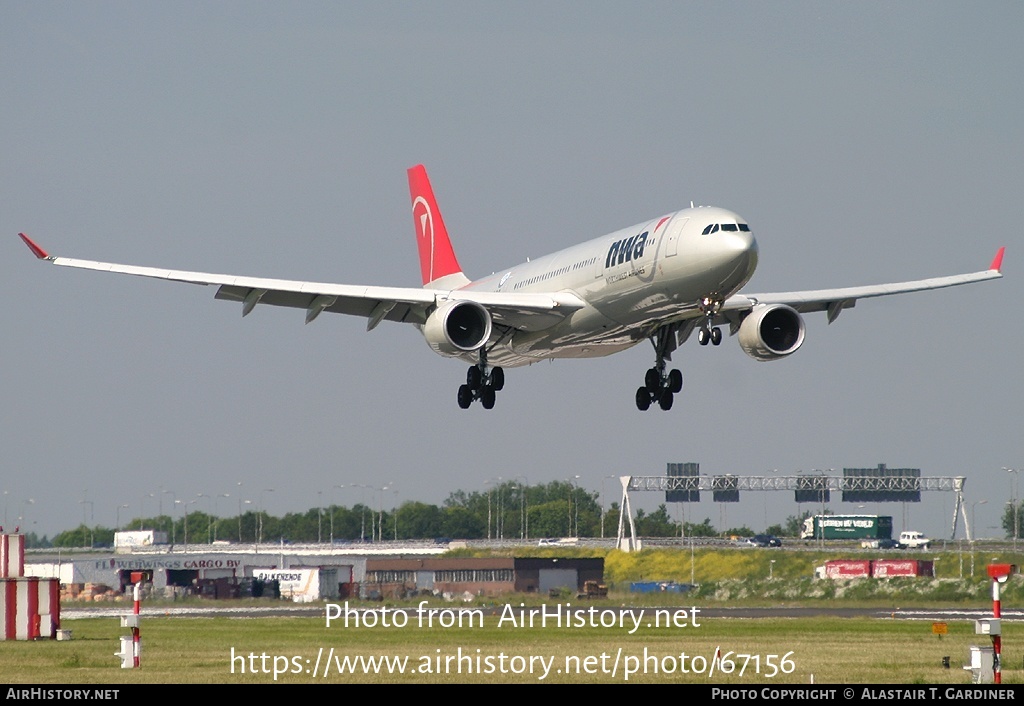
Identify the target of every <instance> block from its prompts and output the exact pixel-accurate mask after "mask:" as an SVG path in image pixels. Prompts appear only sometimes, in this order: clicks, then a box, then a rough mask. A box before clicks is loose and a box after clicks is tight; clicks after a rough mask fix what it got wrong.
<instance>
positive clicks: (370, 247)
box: [0, 0, 1024, 536]
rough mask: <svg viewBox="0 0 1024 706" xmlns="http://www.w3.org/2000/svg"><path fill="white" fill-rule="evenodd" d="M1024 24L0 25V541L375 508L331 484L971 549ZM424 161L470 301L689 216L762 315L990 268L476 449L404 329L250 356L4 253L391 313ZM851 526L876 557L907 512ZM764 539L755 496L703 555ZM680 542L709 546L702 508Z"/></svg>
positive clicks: (169, 317) (1010, 412)
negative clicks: (905, 504) (888, 496)
mask: <svg viewBox="0 0 1024 706" xmlns="http://www.w3.org/2000/svg"><path fill="white" fill-rule="evenodd" d="M1022 26H1024V7H1022V6H1021V4H1020V3H1017V2H987V3H982V4H980V5H979V4H971V5H967V4H963V3H955V2H905V3H889V2H860V3H831V2H824V3H814V2H779V3H750V2H716V3H685V2H667V3H650V2H646V3H645V2H641V3H628V4H627V3H606V2H559V3H549V2H523V3H497V2H464V3H463V2H459V3H453V2H441V3H416V2H408V3H406V2H377V3H319V2H303V3H258V2H244V3H243V2H221V3H173V4H166V3H133V2H91V3H57V2H12V1H11V0H3V1H2V2H0V66H2V71H0V96H3V108H2V111H0V154H2V159H0V194H2V203H3V208H2V210H0V233H3V234H4V238H6V246H5V247H4V251H5V252H6V255H5V256H4V257H2V258H0V268H2V269H0V291H2V293H3V297H4V301H6V302H7V305H6V306H5V307H4V309H3V311H2V313H0V326H2V330H3V331H4V336H3V341H4V346H3V356H2V357H3V366H2V367H0V398H2V400H3V403H2V404H3V406H2V410H3V417H2V418H3V424H2V426H0V448H2V457H0V463H2V469H3V470H2V475H0V477H2V482H0V490H2V491H3V492H4V496H3V500H4V507H3V508H2V509H3V511H4V513H5V515H6V516H7V522H8V525H13V524H14V523H15V518H17V517H19V516H21V517H27V525H28V527H27V528H28V529H30V530H34V531H36V532H39V533H47V534H51V535H52V534H53V533H55V532H57V531H59V530H61V529H64V528H68V527H71V526H73V525H75V524H77V523H78V522H79V521H81V520H82V519H83V516H84V515H91V517H90V518H89V519H90V520H91V521H94V522H96V523H97V524H105V525H113V524H114V523H115V519H116V515H117V514H120V516H121V518H122V520H123V519H125V518H127V517H135V516H137V515H138V514H139V512H140V509H143V510H144V511H145V514H147V515H151V514H155V511H156V509H157V497H161V498H162V500H163V502H162V506H163V508H164V510H165V512H166V511H168V510H169V507H170V506H171V504H172V502H173V500H174V499H178V500H183V501H192V500H197V502H196V503H195V504H193V505H191V506H189V509H202V510H206V511H209V510H210V509H212V508H211V506H212V504H213V503H212V501H211V500H210V499H208V498H216V497H217V496H219V495H221V494H230V498H219V499H218V500H217V503H218V505H217V508H216V509H217V511H218V514H221V515H230V514H233V513H234V512H235V511H236V504H237V502H238V500H239V499H240V498H241V499H243V500H245V499H248V500H252V501H253V502H258V501H259V500H260V499H262V501H263V503H264V504H265V505H266V507H267V509H268V510H269V511H270V512H273V513H275V514H282V513H284V512H288V511H293V510H302V509H305V508H308V507H312V506H315V505H316V504H317V503H318V500H320V501H323V502H324V503H325V504H326V503H327V502H331V501H333V502H337V503H339V504H344V505H351V504H352V503H354V502H360V501H363V500H365V501H367V502H375V501H376V500H375V499H372V498H370V497H367V495H366V493H365V491H361V490H353V489H350V488H348V487H347V486H351V485H352V484H369V485H376V486H378V487H380V486H383V485H385V484H391V486H392V487H393V489H394V491H397V492H393V491H389V492H388V493H386V494H385V498H384V500H383V502H384V504H385V505H386V506H390V505H391V504H393V503H394V502H395V501H398V502H401V501H404V500H407V499H418V500H424V501H427V502H435V503H439V502H441V501H443V500H444V498H445V497H446V495H447V493H448V492H449V491H450V490H453V489H457V488H462V489H466V490H483V489H485V488H486V487H487V486H486V483H487V481H489V480H490V481H493V480H496V479H498V478H499V477H500V478H503V479H510V478H514V477H517V476H525V478H526V479H527V480H528V481H529V482H530V483H538V482H546V481H549V480H556V479H566V478H570V477H573V476H576V475H579V476H580V483H581V484H582V485H583V486H585V487H587V488H589V489H591V490H601V489H602V487H603V488H604V489H605V491H606V492H607V494H608V495H609V496H612V497H610V498H609V499H613V500H617V499H618V498H617V494H616V493H615V491H614V490H613V483H612V482H611V481H607V480H606V478H607V477H608V476H611V475H619V474H638V475H657V474H660V473H662V472H663V471H664V468H665V463H666V462H669V461H698V462H700V463H701V465H702V470H703V472H705V473H710V474H714V473H738V474H756V473H762V472H765V471H770V470H772V469H778V470H779V471H780V472H785V473H796V472H799V471H808V470H810V469H815V468H842V467H844V466H855V467H862V466H874V465H876V464H878V463H887V464H888V465H890V466H893V467H919V468H921V469H922V472H923V474H924V475H929V476H955V475H964V476H966V477H967V478H968V481H967V500H968V503H974V502H980V501H982V500H984V501H986V502H985V503H983V504H979V505H977V506H975V508H974V509H975V511H976V514H977V520H978V522H977V523H978V525H980V530H979V534H980V535H986V534H988V535H991V534H994V533H995V532H996V530H995V529H993V527H994V526H995V525H997V524H998V515H999V513H1000V511H1001V510H1002V507H1003V504H1004V503H1005V502H1006V501H1007V500H1008V499H1009V497H1010V494H1011V480H1012V478H1013V476H1012V474H1008V473H1006V472H1005V471H1004V470H1002V468H1003V467H1004V466H1009V467H1014V468H1018V467H1021V466H1024V441H1022V436H1021V434H1020V405H1021V400H1022V397H1024V395H1022V393H1024V389H1022V388H1024V385H1022V374H1021V368H1020V363H1019V357H1018V356H1019V349H1020V348H1021V344H1022V342H1024V341H1022V338H1024V335H1022V334H1024V332H1022V327H1021V324H1020V315H1019V312H1018V311H1017V308H1016V304H1017V303H1018V302H1020V301H1021V300H1024V285H1022V279H1021V277H1020V276H1019V275H1018V274H1017V273H1018V272H1020V271H1021V270H1020V267H1019V266H1018V264H1017V263H1019V262H1020V261H1021V258H1024V247H1020V245H1021V244H1022V243H1021V237H1020V235H1019V228H1020V223H1021V221H1022V220H1024V219H1022V217H1021V206H1020V204H1021V196H1020V194H1021V191H1022V186H1024V179H1022V176H1021V174H1022V172H1021V164H1022V163H1024V160H1022V157H1024V154H1022V152H1024V132H1022V127H1021V124H1022V123H1021V116H1022V115H1024V90H1022V83H1021V81H1020V75H1019V74H1020V69H1021V67H1022V66H1024V47H1022V45H1021V42H1020V40H1019V33H1020V28H1021V27H1022ZM420 162H422V163H424V164H426V166H427V168H428V170H429V172H430V175H431V178H432V181H433V184H434V188H435V191H436V193H437V197H438V200H439V203H440V207H441V209H442V210H443V212H444V215H445V219H446V222H447V225H448V227H449V230H450V231H451V233H452V237H453V240H454V244H455V247H456V251H457V253H458V256H459V259H460V261H461V264H462V265H463V267H464V268H465V270H466V272H467V274H469V275H470V276H471V277H472V276H474V275H484V274H488V273H490V272H491V271H492V270H496V269H499V268H501V267H505V266H508V265H511V264H514V263H516V262H520V261H522V260H524V259H525V258H526V257H528V256H530V257H532V256H537V255H540V254H543V253H546V252H550V251H552V250H555V249H559V248H561V247H564V246H568V245H571V244H574V243H576V242H578V241H581V240H584V239H587V238H591V237H595V236H598V235H601V234H603V233H605V232H609V231H612V230H616V229H618V228H622V227H625V226H629V225H632V224H634V223H638V222H640V221H643V220H645V219H649V218H653V217H656V216H658V215H660V214H663V213H666V212H669V211H672V210H675V209H678V208H681V207H684V206H687V205H689V203H690V201H691V200H692V201H695V202H697V203H703V204H713V205H718V206H723V207H726V208H730V209H732V210H735V211H737V212H738V213H740V214H742V215H743V216H744V217H745V218H746V219H747V220H748V221H749V222H750V223H751V225H752V228H753V230H754V232H755V235H756V236H757V238H758V242H759V245H760V248H761V262H760V266H759V269H758V272H757V273H756V274H755V276H754V279H753V281H752V283H751V289H752V290H754V291H779V290H791V289H810V288H822V287H832V286H846V285H857V284H873V283H878V282H888V281H898V280H902V279H917V278H921V277H928V276H938V275H946V274H954V273H958V272H966V271H974V270H980V269H984V268H985V267H986V266H987V265H988V263H989V261H990V260H991V258H992V256H993V254H994V253H995V251H996V249H997V248H998V247H999V246H1001V245H1006V246H1007V254H1006V260H1005V264H1004V272H1005V274H1006V277H1004V278H1003V279H1002V280H1000V281H997V282H994V283H986V284H981V285H976V286H971V287H965V288H957V289H952V290H945V291H940V292H932V293H924V294H913V295H907V296H904V297H898V298H893V299H888V300H873V301H863V302H861V303H860V304H858V306H857V307H856V308H855V309H853V310H850V311H847V312H845V313H844V314H843V315H842V316H841V317H840V318H839V319H838V321H837V322H836V323H835V324H833V325H831V326H829V325H827V324H826V321H825V317H824V316H823V315H813V316H809V317H808V321H807V322H808V335H807V340H806V342H805V344H804V346H803V348H802V349H801V350H800V351H799V352H798V353H796V354H795V355H793V356H791V357H789V358H787V359H785V360H781V361H777V362H773V363H757V362H755V361H753V360H751V359H749V358H747V357H746V356H745V355H744V354H743V352H742V351H741V350H740V348H739V346H738V345H736V342H735V340H731V339H730V340H727V341H726V342H725V343H724V344H723V345H722V346H721V347H719V348H711V347H708V348H702V347H699V346H696V345H695V344H694V343H693V342H692V341H691V342H690V344H688V345H687V346H686V347H684V349H682V350H681V351H680V352H679V353H677V355H676V357H675V361H674V362H675V364H676V365H677V366H678V367H680V368H681V369H682V370H683V374H684V378H685V387H684V391H683V394H682V395H681V396H680V397H678V398H677V400H676V404H675V407H674V409H673V410H672V411H671V412H670V413H662V412H660V411H659V410H652V411H650V412H647V413H645V414H641V413H639V412H637V410H636V409H635V407H634V405H633V393H634V391H635V389H636V387H637V386H638V385H639V384H640V382H641V381H642V378H643V374H644V371H645V370H646V369H647V368H648V367H649V366H650V364H651V363H652V361H653V353H652V349H651V348H650V346H649V345H647V344H642V345H640V346H637V347H636V348H634V349H632V350H630V351H628V352H625V353H622V354H619V355H615V356H612V357H609V358H605V359H599V360H589V361H557V362H554V363H543V364H538V365H534V366H532V367H530V368H520V369H515V370H510V371H508V375H507V383H506V388H505V390H504V391H503V392H501V393H500V395H499V398H498V403H497V405H496V407H495V409H494V410H492V411H491V412H485V411H484V410H482V409H480V407H479V406H474V408H472V409H471V410H469V411H463V410H460V409H459V408H458V407H457V405H456V403H455V391H456V388H457V387H458V384H459V383H460V382H461V381H462V379H463V377H464V373H465V371H464V365H463V364H462V363H460V362H452V361H450V360H446V359H443V358H440V357H437V356H435V355H434V354H432V353H431V352H430V350H429V349H428V348H427V347H426V345H425V344H424V343H423V341H422V339H421V338H420V336H419V334H418V333H417V331H416V330H415V329H413V328H412V327H408V326H401V325H382V326H380V327H379V328H378V329H376V330H375V331H373V332H372V333H366V332H365V330H364V329H365V322H364V321H363V320H360V319H354V318H346V317H341V316H331V315H325V316H322V317H320V318H319V319H318V320H317V321H316V322H315V323H313V324H311V325H308V326H305V325H303V313H302V312H301V311H295V310H281V309H274V308H271V307H264V308H258V309H257V310H256V311H255V312H254V314H253V315H251V316H249V317H246V318H245V320H242V318H241V316H240V310H239V307H238V306H237V305H232V304H229V303H227V302H220V301H216V300H214V299H213V294H214V289H213V288H203V287H193V286H189V285H183V284H171V283H164V282H155V281H147V280H142V279H138V278H131V277H124V276H114V275H103V274H99V273H94V272H80V271H71V270H63V269H58V268H52V267H50V268H48V267H45V266H43V265H42V264H40V263H37V262H35V261H34V260H33V259H32V257H31V256H30V254H29V253H28V251H27V250H26V249H25V248H24V246H23V245H22V244H21V243H20V241H18V239H17V236H16V234H17V232H18V231H25V232H27V233H29V234H30V235H32V236H33V237H35V238H36V239H37V240H38V241H39V242H40V243H41V244H42V245H43V246H44V247H46V248H48V249H49V250H50V251H51V252H54V253H56V254H59V255H67V256H71V257H81V258H86V259H99V260H112V261H117V262H126V263H131V264H139V265H153V266H164V267H169V268H178V269H196V270H204V271H211V272H229V273H234V274H248V275H255V276H276V277H283V278H291V279H305V280H314V281H333V282H343V283H357V284H388V285H404V286H418V284H419V280H418V263H417V257H416V248H415V245H414V242H413V228H412V219H411V215H410V211H409V197H408V191H407V182H406V174H405V170H406V169H407V168H408V167H409V166H412V165H413V164H416V163H420ZM240 482H241V483H242V485H241V486H240V485H239V483H240ZM339 485H343V486H346V487H345V488H338V487H336V486H339ZM267 489H273V492H267ZM161 491H168V492H165V493H164V494H163V495H162V496H161ZM150 494H152V495H153V497H148V496H149V495H150ZM199 494H204V495H206V496H208V498H206V497H197V496H198V495H199ZM29 499H31V500H32V501H33V502H31V503H30V502H29ZM83 501H84V502H83ZM657 501H658V498H656V497H647V498H645V499H641V498H640V497H638V498H637V499H636V501H635V502H636V503H637V505H638V506H640V507H653V506H654V505H655V504H656V503H657ZM952 502H953V499H952V497H951V496H949V497H947V496H946V495H939V494H932V495H926V496H925V500H924V502H923V503H921V504H920V505H919V506H911V507H909V508H908V509H907V510H906V512H907V514H908V517H907V523H908V525H909V526H912V527H913V528H914V529H921V530H924V531H926V532H928V533H929V534H932V535H935V536H944V535H947V534H948V525H949V520H950V515H951V513H952ZM143 503H145V505H144V507H141V508H140V506H142V505H143ZM122 505H128V506H129V508H127V509H121V510H120V511H119V510H118V508H120V507H121V506H122ZM831 507H832V509H833V510H835V511H844V510H845V511H850V510H851V509H852V510H856V508H851V507H850V506H848V505H843V504H840V503H838V502H835V503H833V504H832V506H831ZM867 510H869V511H880V512H887V513H891V514H893V515H895V516H896V517H897V518H898V519H897V526H900V525H901V524H902V519H903V516H902V515H903V512H904V510H903V508H901V507H899V506H877V507H874V506H872V507H869V508H867ZM795 512H796V506H795V505H794V504H793V502H792V498H791V496H789V495H788V494H781V493H780V494H775V495H772V496H770V497H768V498H765V497H763V496H761V495H748V496H744V499H743V501H742V502H741V503H740V504H739V506H735V507H730V508H728V514H727V516H726V519H727V521H728V524H730V525H739V524H744V523H746V524H749V525H751V526H754V528H755V529H761V526H762V525H763V524H764V522H763V520H765V519H767V520H768V521H769V522H775V521H781V520H783V519H784V518H785V517H786V516H787V515H790V514H793V513H795ZM690 513H691V514H690V516H691V518H692V519H698V518H703V517H710V518H711V519H712V522H713V523H715V524H716V525H717V524H719V522H720V520H721V519H722V513H721V510H720V508H719V507H718V506H716V505H714V504H713V503H711V502H710V500H709V499H706V500H705V501H704V502H702V503H701V504H700V505H699V506H697V507H693V508H691V510H690Z"/></svg>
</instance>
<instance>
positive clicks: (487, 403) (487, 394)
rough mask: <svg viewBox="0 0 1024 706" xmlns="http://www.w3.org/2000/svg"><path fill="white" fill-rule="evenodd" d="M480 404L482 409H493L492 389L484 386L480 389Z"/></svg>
mask: <svg viewBox="0 0 1024 706" xmlns="http://www.w3.org/2000/svg"><path fill="white" fill-rule="evenodd" d="M480 404H482V405H483V407H484V409H494V388H493V387H491V386H490V385H485V386H484V387H482V388H481V389H480Z"/></svg>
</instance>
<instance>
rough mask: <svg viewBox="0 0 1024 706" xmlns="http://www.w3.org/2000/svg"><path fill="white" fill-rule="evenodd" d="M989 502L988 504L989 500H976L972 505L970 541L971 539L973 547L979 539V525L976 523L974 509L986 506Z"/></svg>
mask: <svg viewBox="0 0 1024 706" xmlns="http://www.w3.org/2000/svg"><path fill="white" fill-rule="evenodd" d="M987 502H988V500H975V501H974V502H973V503H971V537H970V539H971V545H972V546H973V544H974V540H975V539H976V538H977V535H978V524H977V523H976V522H975V521H974V507H975V505H984V504H985V503H987Z"/></svg>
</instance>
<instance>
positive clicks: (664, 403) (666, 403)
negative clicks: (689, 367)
mask: <svg viewBox="0 0 1024 706" xmlns="http://www.w3.org/2000/svg"><path fill="white" fill-rule="evenodd" d="M672 397H673V395H672V393H671V392H670V391H668V390H665V391H664V392H662V393H661V399H659V400H658V405H659V406H660V407H661V408H662V409H663V410H665V411H666V412H667V411H669V410H670V409H672Z"/></svg>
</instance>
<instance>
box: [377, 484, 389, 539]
mask: <svg viewBox="0 0 1024 706" xmlns="http://www.w3.org/2000/svg"><path fill="white" fill-rule="evenodd" d="M390 487H391V484H390V483H389V484H388V485H385V486H383V487H380V488H375V490H376V491H377V541H378V542H383V541H384V493H385V492H386V491H387V490H388V489H389V488H390Z"/></svg>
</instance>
